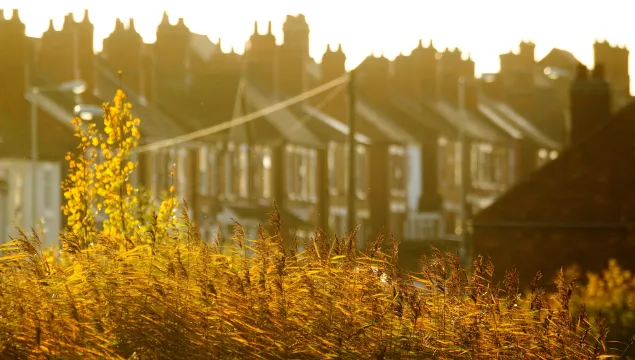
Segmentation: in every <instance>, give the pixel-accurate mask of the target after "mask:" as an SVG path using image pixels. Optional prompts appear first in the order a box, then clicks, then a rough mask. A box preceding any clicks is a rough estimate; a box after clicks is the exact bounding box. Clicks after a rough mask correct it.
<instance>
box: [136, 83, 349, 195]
mask: <svg viewBox="0 0 635 360" xmlns="http://www.w3.org/2000/svg"><path fill="white" fill-rule="evenodd" d="M337 86H338V85H336V86H334V87H333V88H332V89H330V92H329V93H328V94H327V96H326V97H325V98H324V99H323V100H322V101H321V102H320V103H318V104H317V105H315V106H314V108H315V109H317V110H322V109H323V108H324V107H325V106H326V105H327V104H328V103H330V102H331V101H332V100H333V99H334V98H335V96H337V95H338V94H339V93H341V92H342V91H343V90H344V88H343V87H337ZM325 91H327V90H325ZM312 118H313V117H312V116H311V115H309V114H306V115H305V116H303V117H302V118H301V119H299V120H298V121H299V122H296V123H295V125H294V128H295V127H297V126H300V123H302V124H305V123H307V122H308V121H310V120H312ZM207 166H210V165H209V164H208V165H207ZM249 176H250V178H251V174H250V175H249ZM206 181H209V180H206ZM199 185H200V184H199V183H197V182H194V183H191V184H189V185H188V186H187V188H186V189H187V191H193V192H197V190H196V189H197V188H198V187H199ZM207 185H208V192H210V183H209V182H208V184H207ZM217 186H218V184H217ZM168 187H169V186H167V187H164V188H162V189H160V190H167V188H168ZM148 189H149V187H148ZM222 191H224V190H220V189H218V188H217V192H222Z"/></svg>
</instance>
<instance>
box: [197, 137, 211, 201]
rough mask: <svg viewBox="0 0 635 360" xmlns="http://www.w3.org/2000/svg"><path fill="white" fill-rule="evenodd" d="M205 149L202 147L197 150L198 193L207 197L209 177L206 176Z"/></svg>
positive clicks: (206, 160)
mask: <svg viewBox="0 0 635 360" xmlns="http://www.w3.org/2000/svg"><path fill="white" fill-rule="evenodd" d="M207 162H208V158H207V147H205V146H203V147H201V148H200V149H199V150H198V176H199V184H198V186H199V187H198V191H199V193H200V194H201V195H207V194H208V190H209V183H208V181H209V175H208V174H207Z"/></svg>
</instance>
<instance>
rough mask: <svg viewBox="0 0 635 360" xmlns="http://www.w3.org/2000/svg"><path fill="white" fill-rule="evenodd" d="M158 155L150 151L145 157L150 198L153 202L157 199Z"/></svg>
mask: <svg viewBox="0 0 635 360" xmlns="http://www.w3.org/2000/svg"><path fill="white" fill-rule="evenodd" d="M158 158H159V154H158V152H157V151H151V152H150V153H148V154H147V155H146V159H147V161H148V170H149V171H148V177H149V178H150V179H148V184H149V185H150V196H151V197H152V199H153V200H156V199H157V198H159V167H158V166H157V164H158V163H159V159H158Z"/></svg>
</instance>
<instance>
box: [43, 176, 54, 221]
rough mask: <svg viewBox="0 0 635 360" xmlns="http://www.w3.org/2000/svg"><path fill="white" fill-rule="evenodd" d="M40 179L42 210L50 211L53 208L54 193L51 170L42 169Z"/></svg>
mask: <svg viewBox="0 0 635 360" xmlns="http://www.w3.org/2000/svg"><path fill="white" fill-rule="evenodd" d="M42 181H43V182H44V184H43V186H44V199H43V200H44V210H45V211H50V210H54V209H53V203H54V202H55V201H54V196H55V195H54V193H53V184H54V183H55V182H54V181H53V174H51V170H49V169H44V171H43V174H42Z"/></svg>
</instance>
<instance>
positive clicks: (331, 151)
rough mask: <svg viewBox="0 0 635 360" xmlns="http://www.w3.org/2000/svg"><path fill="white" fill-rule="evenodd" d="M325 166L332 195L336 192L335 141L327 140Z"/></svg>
mask: <svg viewBox="0 0 635 360" xmlns="http://www.w3.org/2000/svg"><path fill="white" fill-rule="evenodd" d="M326 156H327V166H328V172H329V173H328V182H329V193H330V194H331V195H333V196H335V195H337V194H338V188H337V177H336V173H335V159H336V156H337V143H335V142H334V141H331V142H329V145H328V148H327V154H326Z"/></svg>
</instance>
